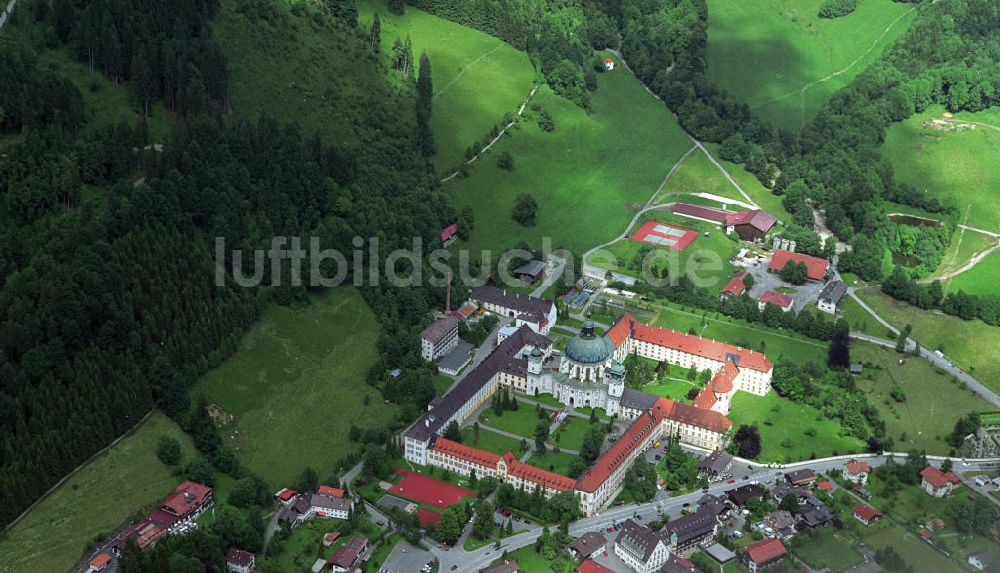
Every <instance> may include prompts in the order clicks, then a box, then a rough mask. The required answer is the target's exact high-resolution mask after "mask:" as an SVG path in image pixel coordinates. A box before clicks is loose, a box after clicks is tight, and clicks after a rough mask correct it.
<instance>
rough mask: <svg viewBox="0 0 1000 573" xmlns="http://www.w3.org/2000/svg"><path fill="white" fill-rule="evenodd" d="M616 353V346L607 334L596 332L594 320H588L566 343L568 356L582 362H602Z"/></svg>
mask: <svg viewBox="0 0 1000 573" xmlns="http://www.w3.org/2000/svg"><path fill="white" fill-rule="evenodd" d="M614 353H615V347H614V345H613V344H611V341H610V340H608V337H607V336H597V335H596V334H595V333H594V322H593V321H591V320H587V321H586V322H584V323H583V328H582V329H580V334H578V335H577V336H575V337H574V338H573V339H571V340H570V341H569V343H568V344H567V345H566V356H567V357H569V359H570V360H572V361H574V362H578V363H580V364H601V363H602V362H604V361H605V360H607V359H608V358H610V357H611V355H612V354H614Z"/></svg>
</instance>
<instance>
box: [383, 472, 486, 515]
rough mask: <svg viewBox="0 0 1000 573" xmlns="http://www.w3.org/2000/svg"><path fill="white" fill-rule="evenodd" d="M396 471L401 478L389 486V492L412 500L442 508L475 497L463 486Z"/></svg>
mask: <svg viewBox="0 0 1000 573" xmlns="http://www.w3.org/2000/svg"><path fill="white" fill-rule="evenodd" d="M396 473H398V474H402V475H403V479H402V480H401V481H400V482H399V483H397V484H396V485H394V486H392V487H391V488H389V492H390V493H394V494H396V495H398V496H400V497H405V498H407V499H411V500H413V501H418V502H420V503H426V504H427V505H433V506H434V507H439V508H441V509H444V508H446V507H448V506H449V505H455V504H456V503H458V502H460V501H462V499H464V498H466V497H476V494H475V493H474V492H471V491H469V490H467V489H465V488H464V487H458V486H457V485H452V484H450V483H448V482H445V481H441V480H439V479H434V478H431V477H427V476H425V475H421V474H417V473H413V472H411V471H406V470H399V469H397V470H396Z"/></svg>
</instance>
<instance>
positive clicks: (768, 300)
mask: <svg viewBox="0 0 1000 573" xmlns="http://www.w3.org/2000/svg"><path fill="white" fill-rule="evenodd" d="M794 302H795V298H793V297H792V295H790V294H784V293H780V292H775V291H773V290H769V291H767V292H765V293H764V294H762V295H760V298H759V299H757V308H758V309H759V310H760V311H761V312H764V309H765V308H767V305H769V304H773V305H774V306H777V307H778V308H780V309H781V312H788V311H790V310H792V303H794Z"/></svg>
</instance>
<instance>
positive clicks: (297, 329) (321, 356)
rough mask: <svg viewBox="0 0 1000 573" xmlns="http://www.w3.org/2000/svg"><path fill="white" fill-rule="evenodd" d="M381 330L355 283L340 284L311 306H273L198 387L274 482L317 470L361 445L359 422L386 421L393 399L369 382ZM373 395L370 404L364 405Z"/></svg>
mask: <svg viewBox="0 0 1000 573" xmlns="http://www.w3.org/2000/svg"><path fill="white" fill-rule="evenodd" d="M378 332H379V327H378V323H377V322H376V321H375V317H374V315H373V314H372V312H371V310H370V309H369V308H368V306H367V305H366V304H365V302H364V300H362V298H361V295H360V294H359V293H358V292H357V291H356V290H354V289H350V288H346V287H343V288H337V289H332V290H328V291H326V292H325V293H324V294H322V295H318V296H315V297H313V298H312V300H311V304H310V305H309V306H307V307H305V308H299V309H292V308H287V307H279V306H275V305H272V306H271V307H269V308H268V309H267V310H266V311H265V312H264V316H263V317H262V319H261V320H260V322H258V323H257V324H256V325H254V327H253V328H252V329H251V330H250V332H249V333H248V334H247V335H246V336H245V337H244V339H243V341H242V342H241V343H240V346H239V349H238V350H237V352H236V354H235V355H234V356H233V357H232V358H230V359H229V360H227V361H226V362H225V363H223V364H222V365H221V366H219V367H218V368H216V369H214V370H212V371H210V372H209V373H208V374H206V375H205V376H204V377H202V379H201V380H199V381H198V383H197V384H196V385H195V387H194V388H192V391H191V395H192V396H198V395H199V394H204V395H205V397H206V398H207V399H208V401H209V403H212V404H218V405H219V406H220V407H221V408H222V409H223V410H225V412H226V413H228V414H231V415H233V416H234V417H235V419H234V420H233V422H232V423H230V424H228V425H226V426H223V427H222V428H221V430H220V431H221V433H222V436H223V439H224V440H225V441H226V443H227V444H229V445H231V446H232V447H234V448H235V449H236V451H237V454H238V455H239V457H240V459H241V460H242V461H243V462H244V463H245V464H246V465H247V466H248V467H249V468H250V469H251V470H253V471H255V472H257V473H259V474H261V475H262V476H263V477H264V478H265V479H267V480H268V481H270V482H271V483H272V484H273V485H275V486H277V485H284V484H287V483H288V482H289V481H290V480H292V479H294V478H295V477H296V476H297V475H298V474H299V473H300V472H301V471H302V468H303V467H305V466H307V465H308V466H311V467H313V468H314V469H315V470H316V471H317V472H318V473H319V475H327V474H328V473H329V472H330V471H332V470H333V469H334V462H335V461H336V460H337V459H338V458H339V457H340V456H342V455H344V454H346V453H348V452H349V451H351V450H352V449H353V448H354V445H353V444H352V443H351V442H349V441H348V440H347V431H348V429H349V428H350V426H351V425H352V424H354V425H357V426H360V427H363V428H366V427H371V426H379V425H384V424H385V422H386V420H387V419H389V418H391V417H392V416H393V415H394V414H395V412H396V408H395V406H390V405H385V404H383V403H382V400H381V397H380V394H379V392H378V391H377V390H376V389H374V388H372V387H370V386H368V385H367V384H365V373H366V372H367V370H368V368H369V367H370V366H371V365H372V364H373V363H374V362H375V359H376V356H377V350H376V348H375V343H376V340H377V339H378ZM366 401H367V403H366Z"/></svg>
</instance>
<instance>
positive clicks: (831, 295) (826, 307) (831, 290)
mask: <svg viewBox="0 0 1000 573" xmlns="http://www.w3.org/2000/svg"><path fill="white" fill-rule="evenodd" d="M846 295H847V285H846V284H844V283H843V282H842V281H830V282H828V283H827V284H826V286H825V287H823V292H821V293H819V298H817V299H816V306H817V307H818V308H819V309H820V310H822V311H823V312H826V313H829V314H837V305H838V304H840V301H841V300H843V299H844V296H846Z"/></svg>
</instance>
